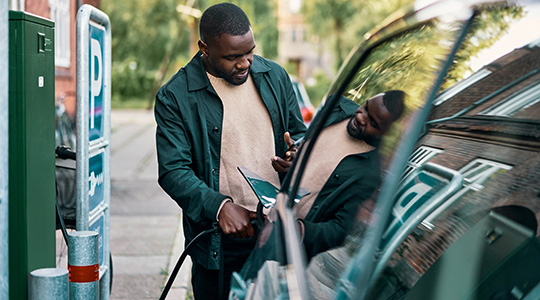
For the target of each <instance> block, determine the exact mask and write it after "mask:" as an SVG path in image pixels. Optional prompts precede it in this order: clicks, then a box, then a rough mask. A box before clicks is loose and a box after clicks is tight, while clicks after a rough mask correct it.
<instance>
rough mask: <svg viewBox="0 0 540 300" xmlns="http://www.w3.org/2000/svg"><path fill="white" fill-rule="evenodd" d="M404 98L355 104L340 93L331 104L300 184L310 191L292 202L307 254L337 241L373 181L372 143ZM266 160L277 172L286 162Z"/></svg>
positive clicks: (376, 177)
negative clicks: (330, 113)
mask: <svg viewBox="0 0 540 300" xmlns="http://www.w3.org/2000/svg"><path fill="white" fill-rule="evenodd" d="M404 97H405V93H404V92H402V91H397V90H394V91H387V92H384V93H381V94H378V95H375V96H374V97H372V98H370V99H368V100H367V101H366V102H365V103H364V104H363V105H362V106H360V107H359V106H358V104H356V103H355V102H353V101H351V100H349V99H347V98H345V97H343V98H342V99H341V101H340V103H339V104H338V105H337V106H336V108H335V109H334V112H333V114H332V115H331V117H330V119H329V120H328V121H327V123H326V126H325V128H324V130H323V131H321V134H320V135H319V138H318V140H317V141H316V143H315V145H314V148H313V150H312V152H311V156H310V158H309V163H308V164H307V165H306V169H305V171H304V176H303V178H302V181H301V183H300V186H302V187H304V188H307V189H308V190H310V191H311V194H309V195H307V196H306V197H304V198H302V200H300V202H299V203H298V204H297V205H296V207H295V209H296V216H297V218H298V222H299V226H300V228H301V230H300V231H301V235H302V237H303V243H304V247H305V249H306V254H307V256H308V258H311V257H313V256H314V255H316V254H317V253H320V252H323V251H326V250H329V249H332V248H335V247H338V246H340V245H342V244H343V241H344V240H345V237H346V236H347V234H348V232H349V231H350V229H351V226H352V225H353V223H354V219H355V216H356V213H357V211H358V208H359V206H360V205H361V204H362V203H363V202H364V201H365V200H366V199H369V198H370V197H371V196H372V194H373V192H374V191H375V189H376V188H377V187H378V186H379V183H380V158H379V153H378V147H379V144H380V142H381V139H382V137H383V136H384V135H385V134H386V133H387V132H388V130H389V129H390V126H391V124H392V123H393V122H394V121H396V120H397V119H399V118H400V116H401V115H402V113H403V109H404V103H403V100H404ZM351 114H352V116H351ZM272 162H273V166H274V168H275V169H276V170H279V171H284V170H287V169H288V167H289V166H290V164H291V163H290V162H288V161H286V160H284V159H281V158H279V157H274V158H273V160H272Z"/></svg>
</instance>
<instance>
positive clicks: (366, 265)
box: [229, 0, 540, 300]
mask: <svg viewBox="0 0 540 300" xmlns="http://www.w3.org/2000/svg"><path fill="white" fill-rule="evenodd" d="M424 2H425V1H424ZM539 16H540V3H539V2H537V1H496V0H494V1H489V0H488V1H484V0H478V1H448V0H442V1H432V2H430V3H428V4H425V5H424V6H422V5H420V3H416V4H415V5H413V6H411V7H409V8H405V9H402V10H399V11H398V12H397V13H396V14H393V15H392V16H391V17H390V18H389V19H386V20H385V21H384V23H383V24H380V25H379V26H377V27H376V29H375V30H373V31H371V32H369V33H367V34H366V35H364V36H363V37H361V38H359V43H358V46H357V48H356V49H355V50H353V52H352V53H351V54H350V55H349V58H348V59H347V60H346V61H345V62H344V65H343V66H342V67H341V68H340V73H339V74H338V76H337V77H336V79H335V81H334V83H333V84H332V87H331V88H330V90H329V92H328V94H327V95H326V97H325V99H324V101H323V103H324V105H322V106H321V107H320V108H319V110H318V112H317V114H316V116H315V117H314V119H313V120H312V122H311V124H310V126H309V128H308V131H307V133H306V135H305V138H304V142H303V144H302V146H301V147H300V149H299V150H298V152H297V154H296V158H295V160H294V161H293V164H292V166H291V169H290V170H289V171H288V173H287V176H286V177H285V179H284V181H283V182H282V186H281V188H280V192H279V194H278V195H277V197H276V201H275V205H274V207H273V208H272V209H271V210H270V211H269V212H268V213H267V215H266V218H265V221H264V224H262V229H261V232H260V233H259V236H258V241H257V244H256V246H255V248H254V250H253V252H252V253H251V255H250V257H249V259H248V261H247V262H246V264H245V265H244V267H243V268H242V270H241V272H239V273H234V274H233V283H232V284H231V292H230V295H229V299H438V300H439V299H526V300H529V299H540V272H538V266H539V265H540V238H539V231H538V229H539V218H540V185H539V184H538V183H539V182H540V172H539V170H540V154H539V153H540V142H539V141H540V134H539V133H540V27H538V26H537V22H538V19H539ZM388 90H402V91H404V92H405V93H406V95H407V96H406V98H405V109H404V113H403V116H402V117H401V118H400V119H398V120H397V121H396V122H394V123H393V125H392V127H391V128H390V131H389V133H388V134H387V135H385V136H384V137H383V139H382V140H381V142H380V144H379V146H378V152H379V154H380V157H381V163H380V173H379V175H380V176H379V177H380V178H381V180H380V182H376V183H375V184H376V188H375V189H373V192H370V193H369V194H352V195H350V197H352V198H351V200H354V201H357V202H358V203H357V205H358V209H357V211H355V212H354V218H353V219H352V221H351V222H350V223H348V224H346V225H348V227H349V228H350V230H348V231H347V235H346V237H345V238H344V239H343V241H342V242H340V244H339V245H334V246H332V247H331V249H329V250H324V251H322V252H320V253H317V254H316V255H312V254H310V253H309V251H311V250H312V249H308V248H306V244H305V240H303V237H305V236H303V235H302V226H299V224H298V222H297V218H298V214H299V210H300V208H301V206H300V205H301V204H302V199H300V200H299V201H298V200H297V199H296V198H297V197H296V195H297V192H298V191H299V190H301V189H302V188H304V186H303V183H304V180H305V178H310V177H311V176H313V174H314V173H312V171H313V170H312V167H310V166H311V165H314V164H315V165H316V163H317V161H318V158H320V157H321V156H320V155H319V156H318V155H317V154H316V153H315V152H316V151H315V150H316V149H317V142H320V144H323V143H332V142H334V141H333V140H332V139H325V138H324V135H323V134H321V132H323V129H325V128H327V125H328V124H327V123H328V120H329V118H330V117H332V116H333V112H334V111H335V110H336V109H337V108H339V107H340V105H342V103H343V101H350V100H352V101H354V102H356V103H357V104H359V105H364V104H366V101H367V100H368V99H370V98H371V97H373V96H374V95H377V94H379V93H381V92H385V91H388ZM334 143H338V142H337V141H336V142H334ZM335 146H336V149H339V148H342V147H341V144H336V145H335ZM310 168H311V169H310ZM310 170H311V171H310ZM355 171H356V172H366V170H365V169H357V170H355ZM337 175H339V174H337ZM325 179H326V177H325ZM330 180H334V181H335V182H336V183H337V184H335V186H336V187H338V188H343V189H345V190H351V191H352V188H353V186H352V185H351V186H343V185H340V184H339V182H340V180H342V178H340V177H339V176H335V177H331V178H328V179H327V181H326V182H327V183H328V182H330ZM323 182H324V181H323ZM318 188H319V189H320V188H321V187H320V186H319V187H318ZM312 209H313V208H312ZM320 209H321V210H323V209H325V208H324V207H321V208H320ZM304 234H305V233H304ZM320 242H321V243H323V240H321V241H320Z"/></svg>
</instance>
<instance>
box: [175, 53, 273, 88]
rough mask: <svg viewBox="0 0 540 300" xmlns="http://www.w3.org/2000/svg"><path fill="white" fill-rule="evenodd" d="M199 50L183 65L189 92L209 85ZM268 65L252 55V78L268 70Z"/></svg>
mask: <svg viewBox="0 0 540 300" xmlns="http://www.w3.org/2000/svg"><path fill="white" fill-rule="evenodd" d="M201 54H202V52H201V51H198V52H197V54H195V56H193V58H192V59H191V61H190V62H189V63H188V64H187V65H186V66H185V70H186V77H187V85H188V90H189V91H190V92H192V91H196V90H201V89H206V88H208V87H209V86H211V85H210V81H209V80H208V76H206V70H205V69H204V65H203V62H202V58H201ZM270 70H271V68H270V65H269V64H268V63H267V62H266V61H265V60H264V59H263V58H262V57H260V56H258V55H253V63H252V64H251V75H252V76H253V78H254V79H258V78H260V76H261V75H262V73H265V72H269V71H270Z"/></svg>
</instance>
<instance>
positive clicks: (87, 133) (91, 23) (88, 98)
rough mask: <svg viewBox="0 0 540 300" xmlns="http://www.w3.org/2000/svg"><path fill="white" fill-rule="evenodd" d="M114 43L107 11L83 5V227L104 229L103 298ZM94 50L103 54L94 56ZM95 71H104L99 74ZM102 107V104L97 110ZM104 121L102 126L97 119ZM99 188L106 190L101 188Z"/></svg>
mask: <svg viewBox="0 0 540 300" xmlns="http://www.w3.org/2000/svg"><path fill="white" fill-rule="evenodd" d="M111 41H112V40H111V24H110V20H109V17H108V16H107V14H105V13H104V12H102V11H100V10H98V9H97V8H95V7H93V6H91V5H88V4H84V5H82V6H81V7H80V8H79V10H78V12H77V230H94V231H98V232H101V233H100V235H101V236H100V238H101V243H100V253H101V257H100V264H101V266H100V282H101V299H103V300H108V299H109V292H110V281H109V278H111V276H112V274H110V265H109V264H110V260H109V256H110V245H109V241H110V236H109V235H110V230H109V226H110V190H111V187H110V184H111V182H110V111H111V103H110V101H111V54H112V53H111ZM100 49H101V51H102V52H100V51H99V50H100ZM94 50H97V51H96V52H95V53H101V55H98V54H96V55H94V54H93V51H94ZM100 57H101V60H100ZM90 60H91V61H92V63H90ZM95 62H98V63H97V64H96V63H95ZM96 65H97V66H98V67H96ZM99 65H101V66H99ZM100 68H102V69H101V70H100ZM93 72H97V74H98V75H97V76H93V75H95V74H93ZM100 72H101V75H102V80H101V81H102V86H101V88H99V86H100V84H99V82H100V80H99V78H100V75H99V73H100ZM96 78H97V79H96ZM94 80H95V81H94ZM96 87H97V89H95V88H96ZM97 99H101V104H99V101H98V100H97ZM97 105H101V107H100V108H99V109H97V108H98V107H97ZM99 119H100V120H101V122H102V127H100V126H99V125H97V124H98V123H99V122H95V121H96V120H99ZM94 125H96V126H95V127H94ZM100 128H101V130H100ZM89 183H90V184H91V188H90V190H89ZM97 189H102V190H101V191H100V192H97ZM99 195H100V196H99Z"/></svg>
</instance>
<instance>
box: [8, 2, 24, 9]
mask: <svg viewBox="0 0 540 300" xmlns="http://www.w3.org/2000/svg"><path fill="white" fill-rule="evenodd" d="M24 3H25V1H24V0H10V1H9V9H10V10H18V11H24Z"/></svg>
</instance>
